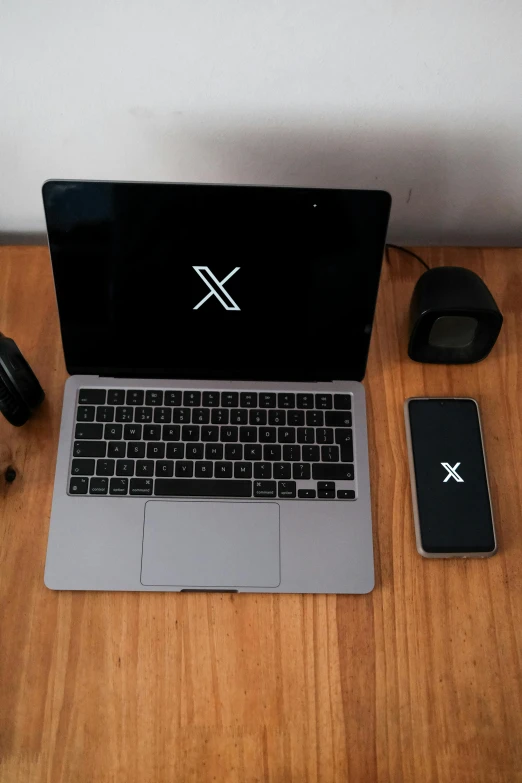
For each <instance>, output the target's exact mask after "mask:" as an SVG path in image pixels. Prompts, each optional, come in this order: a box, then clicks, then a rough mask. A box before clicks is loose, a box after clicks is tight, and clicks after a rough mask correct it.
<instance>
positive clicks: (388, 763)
mask: <svg viewBox="0 0 522 783" xmlns="http://www.w3.org/2000/svg"><path fill="white" fill-rule="evenodd" d="M422 253H423V255H424V257H425V258H426V260H427V261H428V262H429V263H430V265H438V264H445V265H450V264H453V265H462V266H466V267H469V268H470V269H474V270H475V271H477V272H478V273H479V274H480V275H481V276H482V277H483V278H484V280H485V281H486V283H487V284H488V286H489V287H490V289H491V291H492V292H493V294H494V296H495V298H496V299H497V301H498V303H499V305H500V307H501V309H502V311H503V313H504V316H505V323H504V328H503V330H502V333H501V336H500V339H499V342H498V344H497V345H496V347H495V348H494V351H493V353H492V355H491V356H490V357H489V358H488V359H487V360H486V361H484V362H483V363H481V364H478V365H470V366H467V367H466V366H463V367H437V366H428V365H420V364H415V363H413V362H410V361H409V360H408V359H407V357H406V337H407V310H408V304H409V299H410V296H411V292H412V289H413V286H414V284H415V281H416V280H417V278H418V276H419V274H420V272H422V269H421V268H420V267H419V266H418V265H417V263H416V262H415V261H414V260H413V259H410V258H407V257H404V256H401V255H399V254H398V253H396V252H392V253H391V254H390V264H389V265H388V264H385V265H384V270H383V278H382V285H381V290H380V294H379V301H378V307H377V314H376V329H375V332H374V336H373V339H372V348H371V355H370V361H369V366H368V373H367V377H366V388H367V392H368V408H369V429H370V445H371V472H372V482H373V488H374V489H373V509H374V518H375V557H376V566H377V587H376V589H375V590H374V592H373V593H372V594H370V595H368V596H342V597H335V596H328V597H325V596H271V595H266V596H263V595H252V596H251V595H209V594H205V595H204V594H181V595H176V594H172V593H170V594H163V595H162V594H159V593H149V594H147V593H141V594H107V593H78V594H72V593H67V592H64V593H54V592H50V591H48V590H47V589H46V588H45V587H44V585H43V567H44V559H45V549H46V540H47V530H48V521H49V511H50V502H51V491H52V489H51V488H52V478H53V470H54V462H55V450H56V442H57V435H58V426H59V417H60V406H61V401H62V390H63V383H64V380H65V377H66V374H65V369H64V364H63V358H62V352H61V345H60V340H59V330H58V321H57V314H56V307H55V301H54V294H53V287H52V279H51V272H50V265H49V261H48V255H47V251H46V250H44V249H43V248H4V249H2V250H1V251H0V270H1V275H0V292H1V296H0V302H1V306H0V329H1V330H2V331H3V332H5V333H6V334H8V335H9V336H12V337H14V338H15V339H16V340H17V342H18V344H19V346H20V348H21V349H22V350H23V352H24V354H25V355H26V357H27V358H28V360H29V361H30V363H31V364H32V366H33V367H34V369H35V371H36V373H37V375H38V377H39V378H40V380H41V382H42V384H43V386H44V388H45V390H46V392H47V401H46V403H45V405H44V407H43V409H42V410H41V411H40V412H39V414H38V415H37V416H36V417H35V418H34V419H33V420H32V421H31V422H30V423H29V424H28V425H26V426H25V427H23V428H21V429H19V430H16V429H14V428H12V427H10V426H9V425H8V424H7V423H5V422H4V421H1V422H0V441H3V442H4V443H5V444H7V445H8V446H9V447H10V448H11V450H12V454H13V463H14V465H15V467H16V469H17V471H18V476H17V478H16V480H15V482H14V483H13V484H12V485H7V484H5V482H4V480H3V479H1V478H0V498H1V499H0V781H1V783H44V781H45V783H72V782H73V781H74V783H92V782H93V781H96V783H109V782H110V783H114V782H115V781H118V783H119V781H125V783H144V782H145V781H147V782H148V781H153V782H154V783H163V782H164V781H169V782H170V781H176V783H182V782H183V781H198V783H206V781H220V783H223V782H224V781H226V783H228V782H230V783H236V781H237V783H253V781H263V782H264V781H270V783H282V782H283V781H284V783H287V782H289V781H295V783H303V782H306V783H315V781H322V782H324V783H336V782H337V781H339V782H340V781H343V783H345V782H346V781H349V782H350V783H352V782H356V783H361V782H362V783H408V782H409V781H419V782H420V783H446V781H447V782H448V783H449V782H450V781H451V783H454V782H455V781H456V783H516V782H517V781H522V675H521V645H522V525H521V519H522V515H521V505H522V503H521V487H522V478H521V475H522V473H521V471H520V454H521V452H522V427H521V414H522V403H521V399H522V378H521V373H522V359H521V357H522V319H521V318H520V310H521V305H522V251H517V250H480V249H451V248H447V249H436V248H432V249H423V250H422ZM438 394H441V395H445V394H447V395H449V394H454V395H471V396H474V397H476V398H477V399H478V401H479V404H480V407H481V412H482V417H483V426H484V435H485V440H486V449H487V455H488V461H489V466H490V478H491V489H492V495H493V503H494V510H495V514H496V521H497V531H498V540H499V548H500V551H499V554H498V555H497V556H495V557H493V558H492V559H490V560H483V561H479V560H476V561H447V562H445V561H429V560H423V559H422V558H420V557H419V556H418V555H417V553H416V550H415V543H414V532H413V523H412V511H411V502H410V491H409V482H408V476H407V458H406V446H405V436H404V425H403V413H402V405H403V402H404V399H405V398H406V397H408V396H411V395H421V396H422V395H438Z"/></svg>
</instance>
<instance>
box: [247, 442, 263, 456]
mask: <svg viewBox="0 0 522 783" xmlns="http://www.w3.org/2000/svg"><path fill="white" fill-rule="evenodd" d="M262 453H263V452H262V446H261V444H259V443H255V444H254V445H248V446H245V459H252V460H256V459H261V458H262Z"/></svg>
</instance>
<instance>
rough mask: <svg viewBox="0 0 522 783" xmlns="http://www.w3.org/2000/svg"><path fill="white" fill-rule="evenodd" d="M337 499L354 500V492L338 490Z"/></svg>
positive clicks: (351, 490)
mask: <svg viewBox="0 0 522 783" xmlns="http://www.w3.org/2000/svg"><path fill="white" fill-rule="evenodd" d="M337 497H338V498H339V500H355V491H354V490H353V489H338V490H337Z"/></svg>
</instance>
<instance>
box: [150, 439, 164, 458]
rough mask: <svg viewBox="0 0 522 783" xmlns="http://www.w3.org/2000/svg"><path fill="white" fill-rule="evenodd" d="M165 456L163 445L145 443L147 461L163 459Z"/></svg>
mask: <svg viewBox="0 0 522 783" xmlns="http://www.w3.org/2000/svg"><path fill="white" fill-rule="evenodd" d="M164 456H165V444H164V443H157V442H152V443H147V459H163V457H164Z"/></svg>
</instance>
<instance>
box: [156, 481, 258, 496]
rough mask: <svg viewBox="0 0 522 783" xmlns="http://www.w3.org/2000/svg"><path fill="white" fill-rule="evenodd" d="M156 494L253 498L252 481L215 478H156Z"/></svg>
mask: <svg viewBox="0 0 522 783" xmlns="http://www.w3.org/2000/svg"><path fill="white" fill-rule="evenodd" d="M154 494H155V495H163V496H167V497H169V496H174V497H198V498H200V497H208V498H251V497H252V482H251V481H243V480H242V479H240V480H238V481H235V480H231V481H226V480H215V479H156V481H155V483H154Z"/></svg>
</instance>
